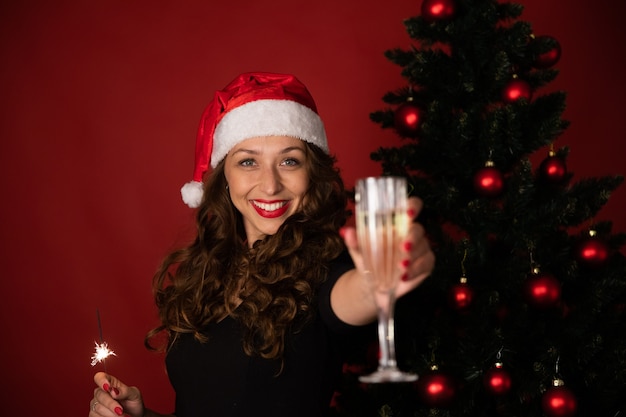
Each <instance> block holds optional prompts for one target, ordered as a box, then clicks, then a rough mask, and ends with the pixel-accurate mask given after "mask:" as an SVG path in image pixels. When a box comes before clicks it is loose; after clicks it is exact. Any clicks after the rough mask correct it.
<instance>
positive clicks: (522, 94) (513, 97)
mask: <svg viewBox="0 0 626 417" xmlns="http://www.w3.org/2000/svg"><path fill="white" fill-rule="evenodd" d="M531 97H532V91H531V89H530V85H529V84H528V83H527V82H526V81H524V80H520V79H519V78H514V79H512V80H511V81H509V82H508V83H507V84H506V85H505V86H504V89H503V90H502V100H504V101H505V102H507V103H515V102H516V101H518V100H520V99H526V100H527V101H530V99H531Z"/></svg>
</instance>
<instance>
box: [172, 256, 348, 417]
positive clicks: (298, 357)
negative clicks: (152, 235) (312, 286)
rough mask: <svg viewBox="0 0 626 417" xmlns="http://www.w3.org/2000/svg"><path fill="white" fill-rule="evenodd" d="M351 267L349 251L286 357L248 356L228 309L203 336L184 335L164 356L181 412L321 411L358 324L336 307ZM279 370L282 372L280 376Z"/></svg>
mask: <svg viewBox="0 0 626 417" xmlns="http://www.w3.org/2000/svg"><path fill="white" fill-rule="evenodd" d="M351 268H353V264H352V260H351V258H350V256H349V255H348V254H347V252H345V253H344V254H342V255H341V256H340V257H339V258H337V259H336V260H335V261H334V262H333V263H332V264H331V266H330V272H329V276H328V280H327V281H326V282H325V283H324V284H323V285H322V286H321V287H320V289H319V291H318V296H317V299H318V313H317V316H316V318H315V320H314V321H312V322H311V323H310V324H308V325H307V326H306V327H305V328H304V329H303V330H302V331H301V332H299V333H297V334H292V335H290V337H289V338H288V339H287V341H286V343H285V365H284V369H283V371H282V373H280V374H278V371H279V367H280V361H278V360H268V359H263V358H260V357H257V356H255V357H250V356H247V355H246V354H245V353H244V351H243V347H242V342H241V340H242V329H241V327H240V324H239V323H238V322H237V321H236V320H234V319H232V318H230V317H227V318H225V319H224V320H222V321H221V322H219V323H217V324H213V325H211V326H210V327H209V328H208V333H209V334H210V339H209V341H208V342H206V343H200V342H198V341H197V340H195V339H194V338H193V336H192V335H182V336H181V337H180V339H179V340H178V341H177V342H176V344H175V345H174V346H173V347H172V349H171V350H170V352H169V353H168V355H167V358H166V364H167V370H168V374H169V379H170V381H171V383H172V386H173V387H174V390H175V391H176V412H175V414H176V415H177V416H178V417H248V416H255V417H264V416H268V417H269V416H272V417H287V416H289V417H296V416H297V417H320V416H326V415H327V414H328V412H329V404H330V400H331V397H332V394H333V391H334V388H335V385H336V382H337V378H339V377H340V375H341V366H342V352H343V351H344V350H345V349H346V347H347V346H348V344H349V343H348V342H349V339H351V338H352V337H353V336H355V332H357V329H359V328H358V327H355V326H350V325H348V324H346V323H343V322H342V321H340V320H339V319H338V318H337V316H335V314H334V313H333V311H332V309H331V307H330V291H331V289H332V287H333V285H334V284H335V282H336V281H337V279H338V278H339V277H340V276H341V275H342V274H343V273H344V272H346V271H348V270H349V269H351ZM277 374H278V376H276V375H277Z"/></svg>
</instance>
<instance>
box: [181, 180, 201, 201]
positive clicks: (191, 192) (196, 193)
mask: <svg viewBox="0 0 626 417" xmlns="http://www.w3.org/2000/svg"><path fill="white" fill-rule="evenodd" d="M202 188H203V184H202V183H201V182H199V181H190V182H188V183H187V184H185V185H183V188H181V189H180V194H181V195H182V196H183V201H184V202H185V204H187V205H188V206H189V207H191V208H196V207H198V206H199V205H200V203H201V202H202V195H203V194H204V191H203V189H202Z"/></svg>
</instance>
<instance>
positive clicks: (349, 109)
mask: <svg viewBox="0 0 626 417" xmlns="http://www.w3.org/2000/svg"><path fill="white" fill-rule="evenodd" d="M9 3H10V4H9ZM216 3H217V2H212V1H206V0H188V1H185V2H182V1H181V2H166V1H162V2H159V1H157V2H153V1H152V2H148V1H144V0H141V1H131V2H128V1H124V2H122V1H116V0H108V1H101V0H94V1H89V2H84V1H78V0H65V1H54V2H49V1H43V0H39V1H37V0H31V1H23V2H3V4H2V5H1V6H0V33H1V37H0V53H1V56H2V64H1V65H0V71H1V75H0V85H1V90H0V91H1V98H0V100H1V106H2V111H1V112H0V134H1V141H0V169H1V173H0V174H1V175H0V186H1V192H2V197H3V198H2V203H1V204H0V207H1V208H0V210H1V211H0V215H1V217H2V222H1V228H2V229H1V230H2V231H1V234H0V236H1V238H2V251H1V252H0V253H1V261H2V273H1V278H0V279H1V281H0V282H1V285H2V294H3V301H2V303H0V305H1V306H0V313H1V315H0V320H1V321H0V334H1V336H0V338H1V339H0V340H1V342H0V372H1V374H0V375H1V378H0V399H1V400H2V401H0V404H2V405H1V407H2V408H0V410H1V411H0V414H2V415H7V416H8V415H11V416H12V415H39V416H44V415H51V416H61V415H81V414H82V415H87V413H88V403H89V399H90V398H91V395H92V389H93V383H92V374H93V373H94V371H96V370H100V369H102V366H101V365H99V366H97V367H95V369H94V368H92V367H91V366H90V365H89V362H90V356H91V354H92V353H93V343H94V341H95V340H96V339H97V338H98V330H97V324H96V308H99V310H100V313H101V316H102V325H103V330H104V337H105V340H106V341H108V343H109V345H110V346H111V347H112V348H113V349H114V350H115V351H116V352H117V354H118V356H117V357H114V358H112V359H110V360H109V361H107V368H108V371H109V372H111V373H114V374H116V375H118V376H119V377H121V378H123V379H124V380H126V381H127V382H128V383H131V384H136V385H138V386H140V387H142V388H143V390H144V394H145V397H146V401H147V403H148V404H149V405H151V406H153V407H155V408H157V409H160V410H162V411H170V410H171V408H172V404H173V394H172V392H171V390H170V387H169V384H168V381H167V377H166V375H165V371H164V367H163V362H162V357H161V356H159V355H156V354H152V353H149V352H147V351H146V350H145V349H144V347H143V345H142V339H143V335H144V333H145V332H146V331H147V330H148V329H149V328H150V327H151V326H153V325H155V324H156V317H155V309H154V308H153V302H152V298H151V292H150V279H151V276H152V273H153V271H154V270H155V268H156V265H157V263H158V262H159V260H160V259H161V257H162V256H163V255H164V254H165V253H166V251H168V250H169V249H170V248H171V247H173V245H174V244H175V243H176V242H180V241H181V240H183V239H184V238H185V237H186V236H188V232H189V231H190V230H192V228H193V225H192V212H191V210H189V209H188V208H187V207H186V206H184V205H183V203H182V202H181V200H180V196H179V188H180V186H181V185H182V184H183V183H184V182H186V181H187V180H189V179H190V176H191V173H192V168H193V167H192V161H193V149H194V138H195V131H196V127H197V124H198V120H199V117H200V114H201V112H202V110H203V108H204V106H205V105H206V104H207V102H208V101H209V99H210V98H211V96H212V93H213V91H214V90H215V89H217V88H220V87H222V86H224V85H225V84H226V83H227V82H229V81H230V80H231V79H232V78H233V77H234V76H235V75H236V74H238V73H239V72H243V71H250V70H264V71H278V72H293V73H295V74H296V75H297V76H298V77H299V78H300V79H301V80H302V81H304V82H305V83H306V84H307V85H308V86H309V88H310V90H311V92H312V93H313V95H314V96H315V98H316V100H317V103H318V106H319V108H320V112H321V115H322V118H323V119H324V120H325V123H326V126H327V131H328V134H329V137H330V146H331V151H332V152H333V153H335V154H336V155H337V157H338V159H339V161H340V166H341V168H342V170H343V174H344V179H345V181H346V184H347V185H348V186H352V185H353V184H354V180H355V178H357V177H359V176H364V175H369V174H377V173H378V172H379V169H378V165H376V164H374V163H373V162H371V161H370V160H369V154H370V152H371V151H373V150H375V149H376V148H377V147H378V146H379V145H381V144H389V143H395V142H394V141H396V140H397V139H396V138H395V137H394V136H393V134H392V133H390V132H383V131H381V130H380V128H379V127H378V125H375V124H373V123H372V122H370V121H369V118H368V115H369V113H370V112H371V111H374V110H378V109H380V108H382V107H383V106H384V105H383V103H382V100H381V97H382V95H383V94H384V93H385V92H387V91H390V90H394V89H396V88H399V87H402V86H403V85H404V82H403V80H402V78H401V77H400V76H399V70H400V69H399V67H396V66H395V65H393V64H391V63H389V62H388V61H387V60H386V59H385V58H384V57H383V52H384V51H385V50H386V49H391V48H395V47H401V48H408V47H409V45H410V44H411V42H410V40H409V38H408V36H407V35H406V32H405V30H404V26H403V25H402V21H403V19H405V18H407V17H410V16H414V15H417V14H418V13H419V7H420V4H421V2H420V1H419V0H411V1H409V0H394V1H393V2H381V1H379V0H362V1H358V2H357V1H336V0H317V1H315V2H310V1H306V2H304V1H302V2H299V1H295V0H292V1H284V0H275V1H273V2H260V1H244V0H238V1H225V2H220V4H216ZM265 3H271V5H265ZM522 3H523V4H524V5H525V6H526V9H525V12H524V14H523V15H522V18H523V19H524V20H527V21H529V22H531V23H532V25H533V28H534V30H535V33H536V34H537V35H543V34H548V35H552V36H555V37H556V38H557V39H558V40H559V41H560V43H561V45H562V48H563V56H562V58H561V61H560V62H559V64H558V68H559V69H560V70H561V74H560V76H559V77H558V78H557V81H556V82H554V83H552V85H551V87H550V88H558V89H563V90H566V91H567V92H568V93H569V96H568V108H567V110H566V112H565V118H567V119H568V120H570V121H571V122H572V125H571V127H570V129H569V130H568V131H567V132H566V133H565V134H564V135H563V136H562V137H561V138H560V139H559V142H558V143H557V145H559V146H560V145H564V144H567V145H570V146H571V148H572V152H571V157H570V159H569V161H568V167H569V169H570V171H572V172H573V173H574V174H575V176H576V177H577V178H581V177H585V176H600V175H609V174H624V173H626V166H625V164H624V162H623V158H624V155H625V152H624V150H625V145H624V139H625V138H624V132H625V130H624V126H623V121H624V112H625V109H626V105H625V104H624V93H625V86H626V84H625V80H624V75H623V69H624V61H625V59H624V53H625V49H624V46H623V45H624V43H623V42H624V40H625V34H626V30H625V25H624V22H623V11H624V8H625V7H624V6H623V5H622V2H621V1H619V0H597V1H595V2H593V3H589V2H572V1H566V0H553V1H548V2H546V1H543V0H526V1H522ZM391 5H392V6H391ZM618 9H620V10H618ZM542 158H543V154H542V155H541V156H540V157H539V159H542ZM576 177H575V179H576ZM625 208H626V190H625V189H624V187H621V188H619V189H618V191H617V192H615V193H614V194H613V196H612V197H611V200H610V201H609V203H608V205H607V206H606V207H605V209H603V210H602V212H601V213H600V214H599V215H598V217H597V219H598V220H613V221H614V224H615V229H616V230H618V231H626V221H625V219H624V214H623V212H624V209H625ZM226 360H227V359H226Z"/></svg>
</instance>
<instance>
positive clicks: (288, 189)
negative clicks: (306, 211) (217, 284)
mask: <svg viewBox="0 0 626 417" xmlns="http://www.w3.org/2000/svg"><path fill="white" fill-rule="evenodd" d="M306 157H307V154H306V148H305V144H304V142H303V141H301V140H300V139H295V138H292V137H288V136H265V137H259V138H252V139H247V140H244V141H242V142H240V143H239V144H237V145H236V146H235V147H234V148H233V149H231V150H230V152H228V155H226V158H225V164H224V175H225V176H226V181H227V183H228V190H229V193H230V198H231V200H232V202H233V204H234V205H235V207H236V208H237V210H239V212H240V213H241V215H242V216H243V224H244V227H245V230H246V236H247V238H248V244H249V245H250V246H252V244H253V243H254V242H256V241H257V240H259V239H263V238H264V237H265V236H268V235H273V234H275V233H276V232H277V231H278V228H279V227H280V225H282V224H283V222H284V221H285V219H286V218H287V217H289V216H291V215H292V214H293V213H295V212H296V211H298V210H299V209H300V207H301V205H302V201H303V199H304V194H305V192H306V190H307V188H308V185H309V175H308V172H307V169H306V164H305V162H306Z"/></svg>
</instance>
